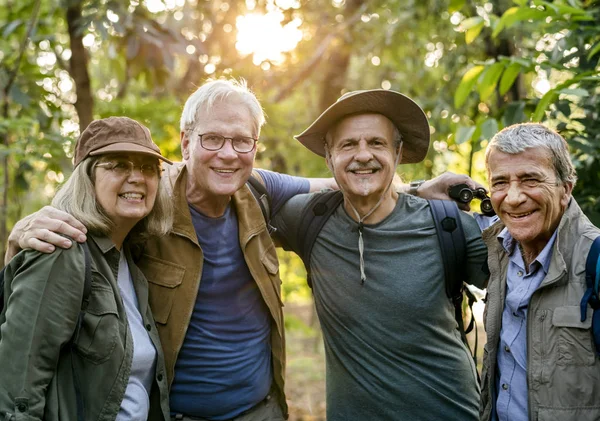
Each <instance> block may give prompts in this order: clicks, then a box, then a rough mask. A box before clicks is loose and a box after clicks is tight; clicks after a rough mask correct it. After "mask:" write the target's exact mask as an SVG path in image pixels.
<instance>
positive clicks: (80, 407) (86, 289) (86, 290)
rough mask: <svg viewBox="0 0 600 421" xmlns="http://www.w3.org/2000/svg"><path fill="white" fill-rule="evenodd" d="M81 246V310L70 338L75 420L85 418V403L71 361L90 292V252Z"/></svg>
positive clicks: (72, 362) (85, 244)
mask: <svg viewBox="0 0 600 421" xmlns="http://www.w3.org/2000/svg"><path fill="white" fill-rule="evenodd" d="M81 246H82V247H83V254H84V258H85V278H84V283H83V299H82V301H81V310H80V311H79V317H78V318H77V325H76V326H75V331H74V332H73V337H72V338H71V371H72V372H73V383H74V385H75V399H76V400H77V421H84V419H85V405H84V404H83V397H82V396H81V389H80V386H79V385H80V384H81V383H80V381H79V376H78V375H77V370H75V363H74V361H73V353H74V352H75V342H76V341H77V338H78V337H79V331H80V330H81V326H82V324H83V317H84V315H85V311H86V310H87V306H88V304H89V302H90V294H91V293H92V256H91V254H90V248H89V246H88V244H87V243H83V244H82V245H81Z"/></svg>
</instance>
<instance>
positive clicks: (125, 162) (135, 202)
mask: <svg viewBox="0 0 600 421" xmlns="http://www.w3.org/2000/svg"><path fill="white" fill-rule="evenodd" d="M132 164H133V169H131V165H132ZM93 171H94V189H95V192H96V200H97V202H98V204H100V206H102V209H104V211H105V213H106V214H107V215H108V217H109V218H110V220H111V221H112V222H113V223H114V224H115V226H116V227H117V228H118V229H131V228H133V226H134V225H135V224H137V223H138V222H139V221H140V220H141V219H143V218H145V217H146V216H148V214H149V213H150V211H151V210H152V207H153V206H154V201H155V200H156V193H157V191H158V183H159V163H158V159H156V158H152V157H149V156H147V155H142V154H135V153H131V154H129V153H119V154H110V155H102V156H101V157H100V158H99V160H98V162H97V163H96V165H95V166H94V169H93Z"/></svg>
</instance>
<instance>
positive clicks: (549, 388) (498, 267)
mask: <svg viewBox="0 0 600 421" xmlns="http://www.w3.org/2000/svg"><path fill="white" fill-rule="evenodd" d="M503 229H504V225H503V224H502V223H501V222H498V223H496V224H494V225H492V226H491V227H490V228H488V229H487V230H485V231H484V232H483V239H484V241H485V243H486V244H487V246H488V264H489V268H490V272H491V274H490V280H489V283H488V287H487V289H488V301H487V304H486V308H485V313H484V321H485V330H486V333H487V344H486V345H485V348H484V356H483V371H482V382H481V386H482V391H481V405H480V410H479V412H480V419H481V420H482V421H489V420H490V419H491V415H492V410H493V408H494V407H495V402H494V400H495V399H496V393H497V392H496V391H495V383H496V370H497V368H496V358H497V351H498V343H499V340H500V330H501V328H502V311H503V309H504V300H505V296H506V274H507V270H508V263H509V260H508V258H509V256H508V254H507V253H506V251H505V250H504V248H503V247H502V245H501V244H500V242H499V241H498V239H497V236H498V234H500V232H501V231H502V230H503ZM598 235H600V230H599V229H598V228H596V227H595V226H594V225H592V223H591V222H590V221H589V220H588V218H587V217H586V216H585V215H584V214H583V212H582V211H581V209H580V208H579V206H578V205H577V202H576V201H575V199H571V202H570V204H569V206H568V208H567V210H566V211H565V214H564V215H563V216H562V219H561V221H560V224H559V226H558V235H557V237H556V242H555V243H554V248H553V250H552V259H551V261H550V267H549V269H548V274H547V275H546V277H545V278H544V280H543V281H542V283H541V285H540V286H539V287H538V289H537V290H536V291H535V292H534V293H533V295H532V296H531V301H530V302H529V308H528V311H527V388H528V400H529V420H531V421H556V420H560V421H571V420H572V421H598V420H600V358H598V357H597V356H596V355H595V347H594V343H593V337H592V332H591V324H592V309H591V308H589V306H588V314H587V319H586V321H585V322H581V315H580V307H579V303H580V302H581V298H582V297H583V294H584V292H585V290H586V282H585V261H586V258H587V255H588V252H589V250H590V247H591V245H592V242H593V241H594V239H595V238H596V237H597V236H598Z"/></svg>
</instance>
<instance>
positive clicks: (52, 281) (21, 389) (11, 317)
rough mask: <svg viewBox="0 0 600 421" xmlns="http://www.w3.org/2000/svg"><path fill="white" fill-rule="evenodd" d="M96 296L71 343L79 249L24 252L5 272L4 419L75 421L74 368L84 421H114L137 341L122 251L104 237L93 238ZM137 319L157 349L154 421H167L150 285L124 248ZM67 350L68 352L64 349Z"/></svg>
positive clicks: (0, 368)
mask: <svg viewBox="0 0 600 421" xmlns="http://www.w3.org/2000/svg"><path fill="white" fill-rule="evenodd" d="M90 237H91V239H90V240H88V245H89V248H90V254H91V257H92V290H91V294H90V297H89V305H88V307H87V310H86V313H85V316H84V319H83V325H82V328H81V330H80V332H79V337H78V338H77V340H76V341H75V351H73V352H71V350H70V349H71V347H70V346H69V345H68V343H69V341H70V339H71V337H72V335H73V332H74V330H75V325H76V322H77V318H78V315H79V312H80V309H81V302H82V297H83V286H84V276H85V275H84V272H85V261H84V252H83V247H82V246H81V245H76V246H73V247H71V248H70V249H68V250H62V249H57V250H56V251H55V252H54V253H51V254H42V253H38V252H34V251H31V250H25V251H22V252H21V253H19V254H18V255H17V256H15V258H14V259H13V260H12V261H11V262H10V263H9V265H8V266H7V268H6V273H5V289H4V293H5V302H4V311H3V312H2V314H1V315H0V326H1V328H0V329H1V330H0V373H1V375H0V419H2V420H41V419H43V420H51V421H54V420H56V421H59V420H60V421H64V420H76V419H77V400H76V398H75V387H74V379H73V377H74V376H73V372H72V366H71V364H72V363H73V364H74V367H75V370H76V373H77V377H78V379H79V382H78V383H79V389H80V391H81V396H82V398H83V402H84V406H85V420H90V421H91V420H106V421H109V420H111V421H112V420H114V419H115V418H116V416H117V414H118V412H119V409H120V407H121V402H122V400H123V396H124V393H125V388H126V386H127V382H128V380H129V371H130V368H131V359H132V355H133V343H132V339H131V333H130V331H129V327H128V324H127V317H126V313H125V307H124V306H123V302H122V300H121V296H120V293H119V287H118V285H117V273H118V266H119V258H120V253H119V251H118V250H117V249H116V248H115V247H114V245H113V243H112V242H111V241H110V240H109V239H108V238H106V237H94V236H90ZM126 256H127V261H128V264H129V269H130V271H131V275H132V279H133V282H134V286H135V289H136V293H137V296H138V302H139V306H140V313H141V314H142V317H143V321H144V324H145V325H146V326H147V328H148V329H149V331H150V337H151V340H152V342H153V343H154V346H155V347H156V349H157V351H158V358H157V365H156V375H155V378H154V382H153V386H152V393H151V397H150V401H151V402H150V417H149V418H150V419H152V420H155V419H156V420H167V419H169V407H168V393H167V384H166V376H165V375H164V373H165V369H164V360H163V355H162V351H161V347H160V342H159V338H158V332H157V331H156V328H155V325H154V321H153V319H152V314H151V312H150V309H149V307H148V285H147V282H146V280H145V278H144V276H143V275H142V273H141V272H140V270H139V269H138V268H137V267H136V266H135V264H134V263H133V261H132V259H131V255H130V253H129V252H128V250H127V249H126ZM65 345H66V346H65Z"/></svg>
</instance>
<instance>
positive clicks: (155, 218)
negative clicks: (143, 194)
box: [52, 157, 173, 237]
mask: <svg viewBox="0 0 600 421" xmlns="http://www.w3.org/2000/svg"><path fill="white" fill-rule="evenodd" d="M96 162H98V158H97V157H88V158H86V159H84V160H83V161H82V162H81V163H80V164H79V165H77V167H75V170H73V174H71V176H70V177H69V179H68V180H67V181H66V182H65V183H64V184H63V185H62V186H61V188H60V189H59V190H58V192H57V193H56V195H55V196H54V199H53V200H52V206H54V207H55V208H57V209H60V210H62V211H64V212H67V213H68V214H70V215H72V216H73V217H74V218H76V219H77V220H79V221H80V222H81V223H82V224H83V225H85V226H86V228H87V229H88V230H89V231H90V232H92V233H95V234H102V235H109V234H110V233H111V232H112V230H113V229H114V224H113V223H112V221H111V220H110V218H109V217H108V215H107V214H106V212H105V211H104V209H102V206H100V204H99V203H98V202H97V201H96V190H95V187H94V174H93V169H94V164H96ZM172 225H173V208H172V203H171V200H170V198H169V195H168V193H167V192H166V191H165V188H164V186H163V185H162V183H161V182H159V183H158V191H157V194H156V200H155V201H154V206H153V207H152V210H151V211H150V213H149V214H148V215H147V216H146V217H145V218H143V219H142V220H141V221H139V222H138V223H137V225H136V226H135V227H134V228H133V230H132V231H131V232H130V233H129V235H135V236H136V237H145V236H148V235H165V234H167V233H168V232H169V231H170V230H171V227H172Z"/></svg>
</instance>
